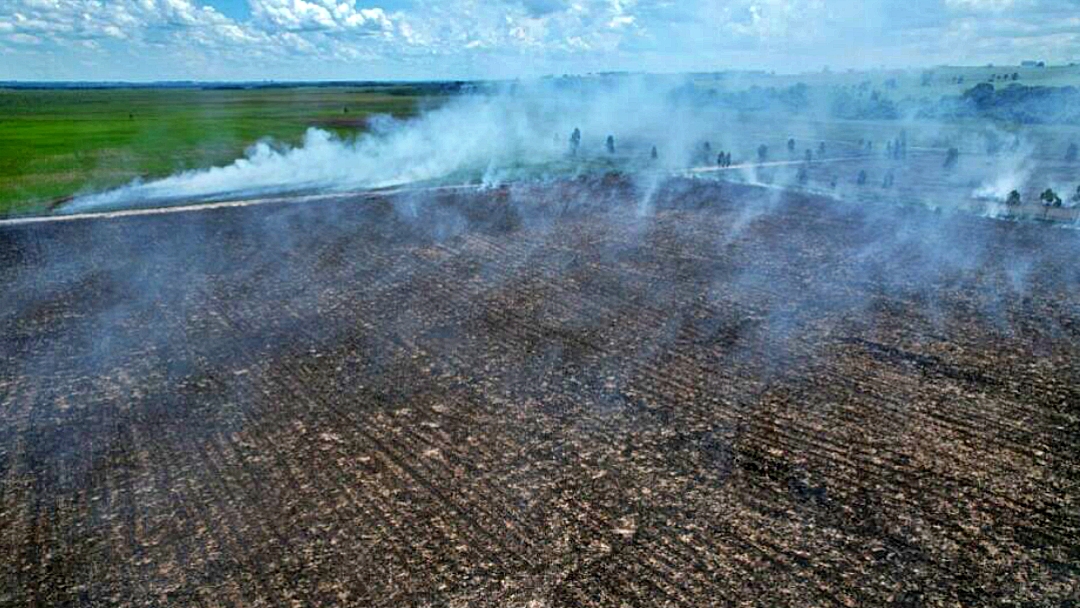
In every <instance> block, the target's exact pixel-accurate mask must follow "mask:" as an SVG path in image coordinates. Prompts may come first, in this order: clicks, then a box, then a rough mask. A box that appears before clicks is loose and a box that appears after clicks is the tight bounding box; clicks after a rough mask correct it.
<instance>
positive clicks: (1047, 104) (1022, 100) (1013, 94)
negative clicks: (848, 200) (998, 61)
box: [675, 83, 1080, 124]
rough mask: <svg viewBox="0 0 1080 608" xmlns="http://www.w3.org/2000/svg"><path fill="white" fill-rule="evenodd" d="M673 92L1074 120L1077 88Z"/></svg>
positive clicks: (884, 113) (744, 107)
mask: <svg viewBox="0 0 1080 608" xmlns="http://www.w3.org/2000/svg"><path fill="white" fill-rule="evenodd" d="M675 95H676V96H679V97H682V98H684V99H685V98H690V97H692V98H694V99H695V100H696V101H700V102H702V103H719V104H721V105H722V106H724V107H727V108H731V109H734V110H739V111H763V110H779V111H784V112H786V113H792V114H818V115H822V116H827V117H829V118H838V119H849V120H896V119H900V118H905V117H910V118H928V119H939V120H950V119H961V118H983V119H989V120H995V121H1002V122H1012V123H1021V124H1080V90H1078V89H1077V88H1076V87H1072V86H1067V87H1042V86H1025V85H1022V84H1016V83H1010V84H1008V85H1006V86H1003V87H1000V88H999V87H995V86H994V85H993V84H990V83H981V84H978V85H976V86H974V87H972V88H971V89H968V90H967V91H965V92H964V93H963V94H962V95H953V96H943V97H941V98H939V99H937V100H931V99H928V98H920V99H913V98H906V99H902V100H894V99H891V98H890V97H889V96H888V95H887V94H885V93H882V92H880V91H877V90H873V89H871V88H870V87H868V86H859V87H844V86H829V87H810V86H807V85H805V84H802V83H800V84H796V85H792V86H790V87H784V88H771V87H768V88H765V87H751V88H749V89H746V90H742V91H724V90H716V89H712V90H704V91H703V90H702V89H700V88H697V87H694V86H693V85H687V86H685V87H682V88H680V89H678V90H677V91H676V93H675Z"/></svg>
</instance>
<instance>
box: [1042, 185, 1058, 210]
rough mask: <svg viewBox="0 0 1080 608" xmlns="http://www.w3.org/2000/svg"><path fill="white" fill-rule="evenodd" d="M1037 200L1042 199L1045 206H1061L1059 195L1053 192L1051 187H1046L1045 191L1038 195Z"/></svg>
mask: <svg viewBox="0 0 1080 608" xmlns="http://www.w3.org/2000/svg"><path fill="white" fill-rule="evenodd" d="M1039 200H1040V201H1042V204H1043V205H1045V206H1047V207H1060V206H1061V197H1060V196H1058V195H1057V193H1056V192H1054V191H1053V189H1051V188H1047V189H1046V191H1045V192H1043V193H1042V194H1041V195H1040V196H1039Z"/></svg>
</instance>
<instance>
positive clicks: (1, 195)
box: [0, 86, 442, 215]
mask: <svg viewBox="0 0 1080 608" xmlns="http://www.w3.org/2000/svg"><path fill="white" fill-rule="evenodd" d="M440 94H441V92H440V91H437V90H436V91H432V90H431V89H426V88H422V87H415V88H414V87H406V86H382V87H375V86H366V87H341V88H329V87H327V88H321V87H310V88H264V89H197V88H187V89H184V88H180V89H95V90H15V89H4V90H0V215H12V214H22V213H34V212H40V211H42V210H44V209H47V208H48V207H49V206H50V205H52V204H55V203H56V202H57V201H59V200H62V199H63V198H64V197H68V196H71V195H73V194H76V193H80V192H86V191H93V190H101V189H104V188H109V187H114V186H119V185H122V184H124V183H127V182H129V181H131V180H133V179H135V178H139V177H142V178H152V177H163V176H166V175H169V174H172V173H175V172H177V171H182V170H186V169H194V168H200V167H208V166H213V165H220V164H225V163H228V162H230V161H232V160H233V159H235V158H237V157H239V156H241V155H242V154H243V153H244V150H245V149H246V148H247V147H248V146H250V145H252V144H253V143H255V142H257V141H259V140H260V139H263V138H266V137H270V138H274V139H276V140H279V141H282V142H285V143H290V144H295V143H298V142H299V140H300V139H301V138H302V136H303V133H304V131H305V130H306V129H307V128H308V127H312V126H318V127H322V128H326V129H328V130H332V131H335V132H338V133H339V134H342V135H346V134H355V133H356V132H358V131H359V130H362V129H363V128H364V125H365V121H366V119H367V117H368V116H370V115H372V114H392V115H395V116H399V117H406V116H410V115H413V114H415V113H416V112H417V111H418V109H419V108H420V107H422V106H423V105H424V104H429V103H430V104H436V103H438V102H439V101H440V99H442V97H440ZM346 109H347V111H346Z"/></svg>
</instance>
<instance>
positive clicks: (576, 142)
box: [570, 128, 581, 155]
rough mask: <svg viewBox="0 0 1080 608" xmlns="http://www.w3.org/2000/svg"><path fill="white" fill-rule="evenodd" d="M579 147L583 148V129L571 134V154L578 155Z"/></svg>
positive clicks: (575, 130)
mask: <svg viewBox="0 0 1080 608" xmlns="http://www.w3.org/2000/svg"><path fill="white" fill-rule="evenodd" d="M579 147H581V129H577V128H575V129H574V132H573V133H571V134H570V153H571V154H575V155H576V154H577V151H578V148H579Z"/></svg>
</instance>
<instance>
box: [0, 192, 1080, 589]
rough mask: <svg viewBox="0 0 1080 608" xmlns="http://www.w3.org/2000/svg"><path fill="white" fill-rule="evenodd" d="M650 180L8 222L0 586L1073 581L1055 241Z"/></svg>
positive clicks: (1077, 544) (1077, 377)
mask: <svg viewBox="0 0 1080 608" xmlns="http://www.w3.org/2000/svg"><path fill="white" fill-rule="evenodd" d="M645 194H646V192H645V189H644V187H638V186H635V185H634V184H633V183H631V182H629V181H626V180H622V179H619V178H605V179H603V180H595V179H593V180H584V179H583V180H576V181H566V182H559V183H549V184H546V185H533V186H518V187H514V188H507V189H502V190H497V191H487V192H444V193H438V194H426V195H421V194H416V195H407V196H406V195H400V196H393V197H375V196H368V197H356V198H355V199H350V200H342V201H337V202H323V203H317V204H271V205H260V206H253V207H246V208H227V209H217V210H213V211H205V212H196V213H175V214H168V215H156V216H147V217H128V218H121V219H111V220H79V221H69V222H57V223H43V224H36V225H27V226H7V227H0V285H3V286H4V287H3V291H2V298H0V302H2V304H3V306H2V308H0V358H2V360H3V362H4V364H3V365H2V366H0V556H2V557H0V604H2V605H8V606H15V605H38V606H61V605H72V606H90V605H93V606H100V605H119V606H149V605H192V606H256V605H264V606H282V605H311V606H315V605H323V606H325V605H357V606H387V607H399V606H498V607H506V606H522V607H531V608H538V607H547V606H705V605H734V604H739V605H761V606H830V605H840V606H882V605H896V606H959V605H965V606H974V605H992V604H1013V605H1018V604H1023V605H1032V606H1062V605H1072V602H1076V601H1077V600H1078V598H1080V590H1078V581H1080V485H1078V484H1080V422H1078V420H1080V289H1078V287H1080V256H1077V255H1076V252H1078V251H1080V247H1078V246H1077V238H1078V237H1077V233H1076V232H1075V231H1072V230H1065V229H1060V228H1054V227H1050V226H1045V225H1033V224H1022V223H1007V222H995V221H991V220H984V219H979V218H974V217H968V216H949V215H935V214H931V213H929V212H924V211H918V210H911V209H908V210H899V209H896V208H894V207H889V206H882V207H881V208H874V207H873V206H872V205H871V206H867V205H863V206H860V207H855V206H850V205H844V204H842V203H836V202H834V201H828V200H826V199H821V198H814V197H810V196H806V195H797V194H777V193H775V192H772V191H766V190H760V189H754V188H751V187H746V186H738V185H733V184H705V183H700V182H694V181H682V180H673V181H670V182H668V183H665V184H663V185H661V186H660V187H659V188H658V189H657V190H656V191H655V193H654V194H655V196H653V197H652V198H651V199H649V200H650V201H651V206H650V207H649V208H648V209H647V210H646V212H645V213H641V209H642V200H643V197H644V196H645Z"/></svg>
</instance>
